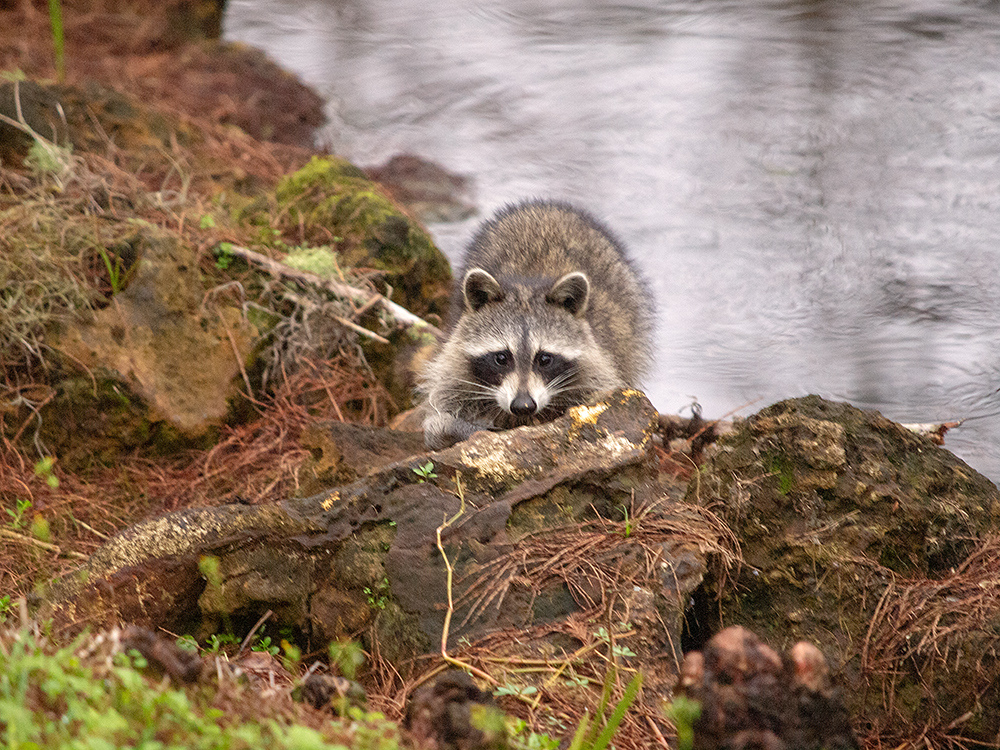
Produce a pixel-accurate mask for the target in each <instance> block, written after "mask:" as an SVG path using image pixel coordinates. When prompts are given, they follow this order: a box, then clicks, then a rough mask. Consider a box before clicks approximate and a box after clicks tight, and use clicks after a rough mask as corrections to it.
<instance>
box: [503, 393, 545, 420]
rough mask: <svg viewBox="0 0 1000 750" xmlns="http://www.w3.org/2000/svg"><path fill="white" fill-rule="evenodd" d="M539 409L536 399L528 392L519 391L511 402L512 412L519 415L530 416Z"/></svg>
mask: <svg viewBox="0 0 1000 750" xmlns="http://www.w3.org/2000/svg"><path fill="white" fill-rule="evenodd" d="M537 409H538V404H536V403H535V399H533V398H532V397H531V396H529V395H528V394H527V393H519V394H518V395H517V396H516V397H515V398H514V400H513V401H511V402H510V413H511V414H514V415H515V416H518V417H530V416H531V415H532V414H534V413H535V411H536V410H537Z"/></svg>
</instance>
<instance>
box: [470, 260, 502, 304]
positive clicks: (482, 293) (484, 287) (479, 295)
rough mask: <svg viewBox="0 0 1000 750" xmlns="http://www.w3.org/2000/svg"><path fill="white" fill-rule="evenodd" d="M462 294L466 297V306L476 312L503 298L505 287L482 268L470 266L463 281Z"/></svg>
mask: <svg viewBox="0 0 1000 750" xmlns="http://www.w3.org/2000/svg"><path fill="white" fill-rule="evenodd" d="M462 296H463V297H464V298H465V306H466V307H468V308H469V309H470V310H472V311H473V312H475V311H476V310H478V309H479V308H481V307H483V306H484V305H488V304H489V303H490V302H499V301H500V300H502V299H503V289H501V288H500V284H498V283H497V280H496V279H494V278H493V277H492V276H490V275H489V274H488V273H486V271H484V270H483V269H482V268H470V269H469V272H468V273H466V274H465V280H464V281H463V282H462Z"/></svg>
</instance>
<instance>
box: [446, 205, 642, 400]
mask: <svg viewBox="0 0 1000 750" xmlns="http://www.w3.org/2000/svg"><path fill="white" fill-rule="evenodd" d="M470 268H482V269H484V270H485V271H487V272H488V273H490V274H491V275H492V276H494V277H495V278H496V279H497V281H499V282H500V284H501V286H505V287H506V286H519V285H522V286H523V285H525V284H537V285H538V286H539V288H540V289H547V288H548V287H549V286H551V284H552V283H554V282H555V281H556V280H557V279H559V278H560V277H561V276H563V275H565V274H567V273H571V272H573V271H582V272H584V273H585V274H587V277H588V278H589V281H590V298H589V302H588V305H587V310H586V313H585V317H586V319H587V321H588V323H589V324H590V327H591V330H592V331H593V334H594V338H595V340H596V341H597V343H598V345H599V346H600V347H601V348H602V349H604V351H606V352H608V354H609V355H610V356H611V359H612V360H613V361H614V363H615V365H616V367H617V368H618V370H619V373H620V374H621V376H622V380H623V381H624V382H626V383H627V384H629V385H637V384H638V380H639V378H640V377H641V376H642V374H643V372H644V371H645V370H646V369H647V367H648V365H649V361H650V357H651V353H652V341H651V338H652V330H653V320H654V317H655V316H654V309H653V299H652V295H651V294H650V292H649V289H648V287H647V285H646V283H645V281H644V280H643V279H642V277H641V275H640V274H639V273H638V271H637V270H636V269H635V267H634V266H633V265H632V263H631V261H630V260H629V258H628V256H627V254H626V252H625V250H624V248H623V246H622V244H621V242H619V240H618V239H617V238H616V237H615V236H614V234H613V233H612V232H611V231H610V230H609V229H608V228H607V227H605V226H604V225H603V224H601V223H600V222H599V221H598V220H597V219H595V218H594V217H593V216H591V215H590V214H588V213H587V212H585V211H582V210H580V209H578V208H576V207H574V206H572V205H570V204H568V203H562V202H556V201H541V200H533V201H525V202H523V203H518V204H515V205H511V206H508V207H506V208H504V209H502V210H501V211H500V212H499V213H498V214H497V215H496V216H494V217H493V218H492V219H490V220H489V221H487V222H486V223H484V224H483V225H482V227H481V228H480V229H479V231H478V232H477V233H476V235H475V237H473V240H472V242H471V244H470V246H469V249H468V251H467V252H466V255H465V258H464V263H463V268H462V269H461V271H460V273H459V275H458V278H462V277H463V276H464V275H465V272H466V271H467V270H468V269H470ZM462 309H463V300H462V290H461V288H458V289H457V290H456V293H455V297H454V298H453V300H452V311H453V313H452V314H453V315H458V314H460V312H461V310H462Z"/></svg>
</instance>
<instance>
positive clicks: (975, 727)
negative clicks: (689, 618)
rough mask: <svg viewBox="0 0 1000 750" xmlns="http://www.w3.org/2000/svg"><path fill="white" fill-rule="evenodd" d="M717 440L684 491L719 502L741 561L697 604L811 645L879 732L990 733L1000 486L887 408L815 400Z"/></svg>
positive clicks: (996, 718)
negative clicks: (910, 428) (891, 415)
mask: <svg viewBox="0 0 1000 750" xmlns="http://www.w3.org/2000/svg"><path fill="white" fill-rule="evenodd" d="M716 447H717V452H716V453H715V454H714V456H713V458H712V459H711V460H710V462H709V463H708V464H707V465H706V466H705V467H704V468H703V470H702V472H701V475H700V477H699V481H698V482H697V483H693V482H692V483H691V484H690V485H689V487H688V498H689V499H691V500H695V499H697V500H698V501H700V502H706V503H708V502H718V503H720V504H721V510H722V515H723V518H724V520H725V521H726V522H727V523H728V524H729V525H730V526H731V528H732V530H733V532H734V533H735V534H736V536H737V537H738V539H739V543H740V547H741V550H742V553H743V557H744V560H745V564H744V565H743V566H742V567H741V568H740V572H739V575H738V576H737V577H736V578H735V580H732V581H729V582H726V583H724V584H723V583H722V582H720V581H718V580H712V581H710V582H709V584H708V586H707V588H706V589H705V590H704V591H703V592H699V594H698V595H697V596H696V599H698V600H699V601H704V602H711V607H712V609H713V610H714V611H716V612H718V609H716V608H717V607H721V620H722V622H724V623H726V624H733V625H735V624H739V625H743V626H745V627H748V628H750V629H751V630H755V631H760V632H767V633H769V634H770V637H771V638H772V639H773V641H774V642H775V643H776V644H779V645H783V646H789V645H791V644H792V643H795V642H797V641H800V640H805V641H808V642H810V643H815V644H817V645H818V646H819V648H821V649H822V651H823V652H824V653H825V654H827V656H828V657H829V658H830V660H831V663H832V664H833V665H834V669H835V676H836V677H837V678H838V679H839V680H840V682H841V683H842V684H843V685H844V687H845V690H846V693H845V701H846V704H847V707H848V709H849V710H850V712H851V715H852V716H855V717H856V718H857V719H858V721H859V722H865V723H867V724H868V725H869V726H871V727H872V728H873V731H876V732H879V733H883V736H884V735H885V734H893V735H894V736H908V735H907V733H908V732H910V733H912V732H917V733H918V734H919V732H920V731H924V730H925V729H926V731H927V732H929V733H932V734H933V733H938V734H935V736H942V737H943V736H944V735H947V734H950V733H954V732H955V731H961V732H963V733H965V734H964V736H965V737H967V738H969V739H972V740H976V741H983V742H987V741H993V739H994V738H995V737H996V736H997V735H998V732H1000V688H998V685H1000V661H998V660H997V657H996V653H997V651H996V649H997V647H998V646H1000V637H998V636H997V633H998V632H1000V596H998V595H996V594H985V592H986V591H987V590H989V591H992V590H993V589H992V583H990V581H992V580H993V577H994V576H995V575H996V570H995V565H994V564H993V563H990V562H988V561H989V560H995V559H996V544H995V543H994V542H993V541H992V539H993V538H994V537H995V535H996V529H997V521H998V519H1000V493H998V491H997V489H996V487H995V486H994V485H993V484H992V483H990V482H989V481H988V480H987V479H985V478H984V477H982V476H980V475H979V474H977V473H976V472H975V471H974V470H973V469H971V468H970V467H969V466H967V465H966V464H965V463H964V462H962V461H961V460H960V459H958V458H957V457H955V456H954V455H953V454H951V453H950V452H949V451H947V450H944V449H943V448H940V447H938V446H936V445H934V444H933V442H932V441H931V440H930V439H928V438H926V437H922V436H919V435H915V434H913V433H912V432H910V431H908V430H906V429H904V428H903V427H901V426H900V425H898V424H895V423H893V422H891V421H889V420H888V419H885V418H884V417H883V416H881V415H880V414H878V413H877V412H866V411H862V410H860V409H856V408H854V407H852V406H849V405H847V404H840V403H832V402H829V401H824V400H823V399H821V398H818V397H815V396H810V397H807V398H801V399H792V400H789V401H782V402H781V403H778V404H775V405H774V406H771V407H768V408H766V409H764V410H762V411H761V412H760V413H758V414H756V415H754V416H752V417H750V418H748V419H747V420H745V421H743V422H741V423H737V424H736V425H735V429H734V431H733V432H732V433H731V434H729V435H726V436H724V437H723V438H721V439H720V440H719V442H718V444H717V446H716ZM983 586H987V587H989V588H988V589H984V588H983ZM716 596H719V597H721V601H720V602H718V603H717V602H715V601H714V598H715V597H716ZM716 617H718V614H717V615H716ZM705 620H706V618H702V621H705ZM705 635H706V634H704V633H703V634H702V637H705ZM958 654H961V658H959V657H958V656H957V655H958ZM949 655H950V656H949ZM971 665H975V667H972V666H971ZM918 727H919V728H921V729H920V730H919V731H918V730H917V729H916V728H918ZM957 727H961V729H960V730H957V729H956V728H957ZM914 736H915V735H914Z"/></svg>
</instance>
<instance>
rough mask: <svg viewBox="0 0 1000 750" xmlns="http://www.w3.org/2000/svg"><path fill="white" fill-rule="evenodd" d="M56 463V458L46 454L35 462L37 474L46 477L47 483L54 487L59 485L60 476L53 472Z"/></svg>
mask: <svg viewBox="0 0 1000 750" xmlns="http://www.w3.org/2000/svg"><path fill="white" fill-rule="evenodd" d="M55 463H56V460H55V458H53V457H52V456H45V457H44V458H42V459H40V460H39V461H38V463H36V464H35V476H36V477H40V478H42V479H44V480H45V484H47V485H48V486H49V487H51V488H52V489H56V488H57V487H58V486H59V477H57V476H56V475H55V474H53V473H52V467H53V466H55Z"/></svg>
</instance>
